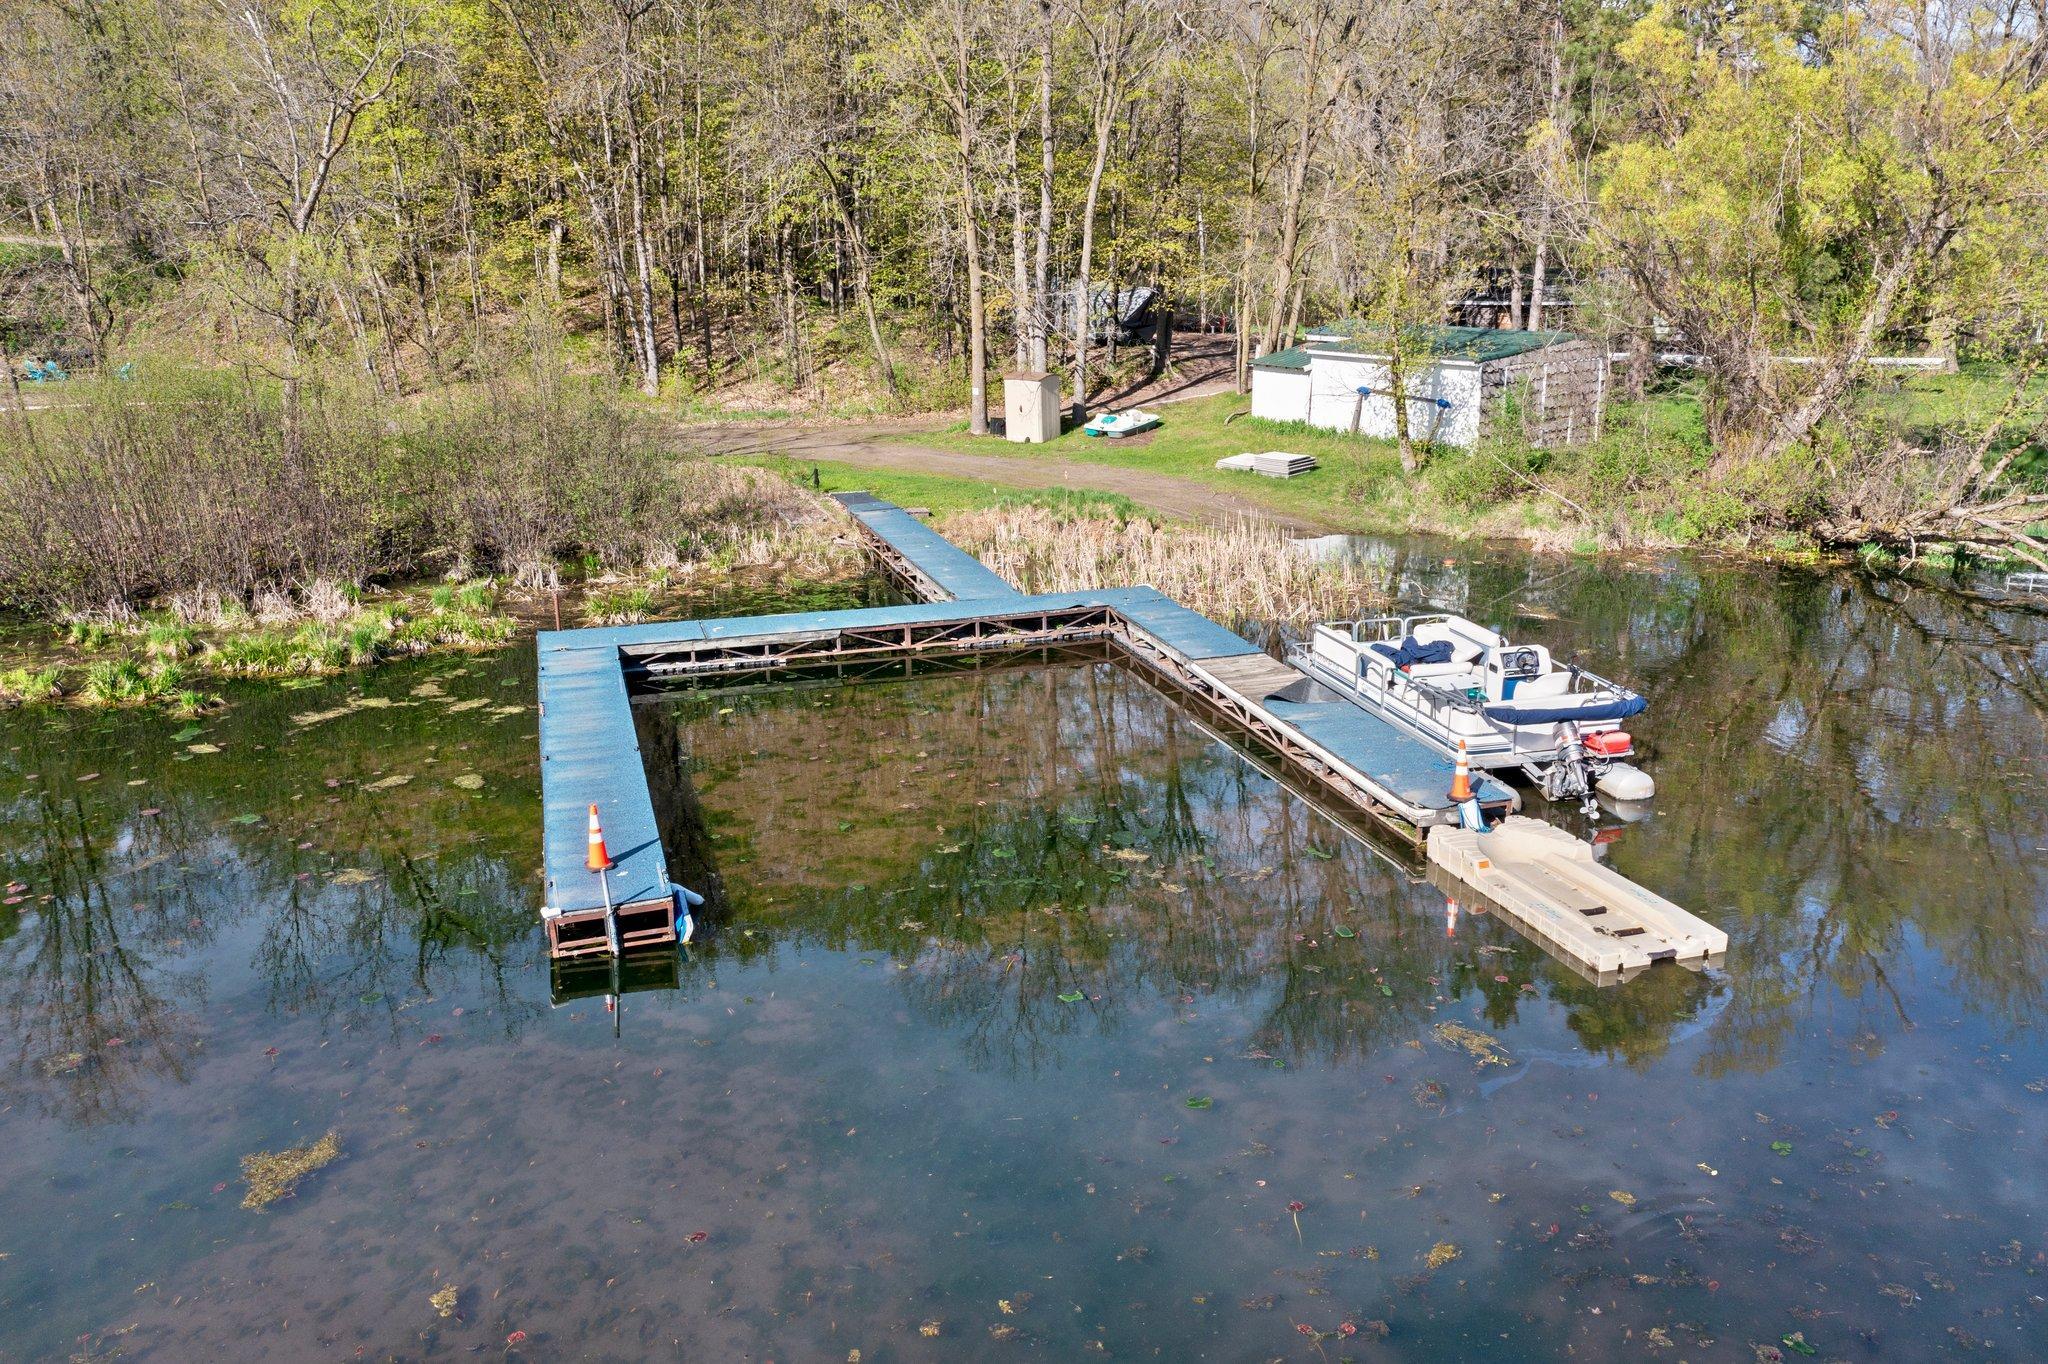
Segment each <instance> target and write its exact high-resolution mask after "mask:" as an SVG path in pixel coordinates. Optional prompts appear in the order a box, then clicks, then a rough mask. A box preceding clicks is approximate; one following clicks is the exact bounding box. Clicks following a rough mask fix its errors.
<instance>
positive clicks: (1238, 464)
mask: <svg viewBox="0 0 2048 1364" xmlns="http://www.w3.org/2000/svg"><path fill="white" fill-rule="evenodd" d="M1216 467H1217V468H1219V469H1242V470H1246V471H1248V472H1250V473H1255V474H1264V475H1265V476H1266V477H1267V478H1293V477H1295V476H1296V475H1297V474H1305V473H1307V472H1308V471H1309V470H1311V469H1313V468H1315V467H1316V457H1315V456H1314V455H1290V454H1288V453H1287V452H1286V451H1284V450H1268V451H1266V452H1265V453H1264V454H1259V455H1231V456H1230V457H1229V458H1227V459H1219V460H1217V461H1216Z"/></svg>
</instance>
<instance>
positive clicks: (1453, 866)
mask: <svg viewBox="0 0 2048 1364" xmlns="http://www.w3.org/2000/svg"><path fill="white" fill-rule="evenodd" d="M1428 849H1429V860H1430V861H1431V862H1432V863H1433V864H1435V865H1436V866H1437V867H1440V868H1442V869H1443V870H1444V871H1446V872H1448V873H1449V874H1450V875H1451V876H1452V877H1454V878H1455V879H1456V881H1457V882H1459V883H1462V885H1463V886H1464V887H1465V888H1466V889H1467V891H1468V893H1472V894H1476V895H1478V896H1479V897H1480V898H1481V902H1482V903H1483V905H1484V907H1485V908H1488V909H1491V910H1493V911H1495V912H1497V913H1498V914H1500V916H1501V917H1502V918H1505V919H1507V920H1508V921H1509V922H1510V923H1512V924H1513V925H1514V926H1515V927H1516V928H1517V929H1519V930H1521V932H1522V933H1523V934H1524V935H1525V936H1527V937H1529V938H1532V939H1534V940H1535V941H1536V942H1537V943H1539V944H1541V945H1542V946H1543V948H1544V949H1545V950H1546V951H1548V952H1550V953H1551V954H1552V955H1553V956H1556V957H1558V958H1560V959H1562V960H1564V961H1566V962H1568V963H1571V964H1573V965H1575V966H1576V967H1577V968H1578V969H1579V970H1580V972H1581V974H1583V975H1585V976H1586V978H1587V979H1589V980H1593V981H1595V982H1596V983H1599V984H1608V983H1611V982H1613V981H1616V980H1626V979H1628V978H1630V977H1631V976H1634V975H1636V974H1638V973H1639V972H1642V971H1644V970H1647V969H1648V968H1649V967H1651V966H1654V965H1655V964H1657V963H1658V962H1673V963H1676V964H1677V965H1679V966H1686V967H1690V968H1692V969H1694V970H1699V969H1701V968H1703V967H1707V966H1718V965H1719V964H1720V961H1721V957H1722V955H1723V954H1724V953H1726V952H1727V950H1728V935H1727V934H1726V933H1724V932H1722V931H1721V930H1720V929H1718V928H1715V927H1714V926H1713V925H1712V924H1710V923H1708V922H1706V921H1705V920H1704V919H1701V918H1699V917H1698V916H1697V915H1694V914H1691V913H1688V912H1687V911H1686V910H1683V909H1681V908H1679V907H1678V906H1677V905H1675V904H1673V903H1671V901H1669V900H1667V899H1665V898H1664V897H1663V896H1661V895H1657V894H1654V893H1653V892H1651V891H1648V890H1645V889H1643V887H1641V886H1639V885H1637V884H1636V883H1635V882H1633V881H1631V880H1629V879H1628V878H1627V877H1625V876H1623V875H1622V874H1621V873H1619V872H1617V871H1615V870H1614V869H1613V868H1611V867H1609V866H1607V865H1606V864H1604V863H1602V862H1600V861H1599V860H1598V859H1597V858H1596V857H1595V856H1594V851H1593V846H1592V844H1590V843H1587V842H1586V841H1585V840H1583V839H1579V838H1574V837H1573V836H1572V835H1570V834H1568V833H1566V832H1565V831H1564V830H1562V829H1559V828H1555V827H1553V826H1552V825H1549V824H1545V823H1544V822H1543V821H1541V820H1537V819H1530V818H1528V817H1526V816H1523V815H1510V816H1508V817H1507V818H1506V819H1505V820H1503V821H1501V822H1500V823H1499V824H1497V825H1495V826H1494V827H1493V828H1491V829H1489V830H1487V831H1486V832H1484V833H1475V832H1473V831H1472V830H1470V829H1462V828H1457V827H1454V826H1451V825H1440V826H1438V827H1436V828H1434V829H1431V830H1430V831H1429V841H1428ZM1438 884H1439V887H1440V888H1441V889H1444V890H1445V891H1446V893H1449V892H1450V891H1452V890H1453V889H1455V887H1450V886H1443V885H1442V882H1441V881H1439V882H1438Z"/></svg>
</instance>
